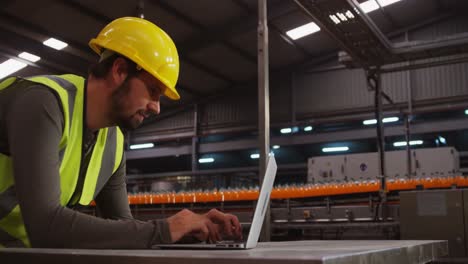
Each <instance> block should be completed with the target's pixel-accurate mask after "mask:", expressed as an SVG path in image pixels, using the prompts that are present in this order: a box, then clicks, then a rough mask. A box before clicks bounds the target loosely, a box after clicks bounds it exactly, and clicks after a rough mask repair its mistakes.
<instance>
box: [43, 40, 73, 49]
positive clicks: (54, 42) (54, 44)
mask: <svg viewBox="0 0 468 264" xmlns="http://www.w3.org/2000/svg"><path fill="white" fill-rule="evenodd" d="M43 43H44V45H46V46H49V47H51V48H54V49H56V50H61V49H63V48H65V47H66V46H68V44H67V43H65V42H63V41H60V40H58V39H54V38H50V39H48V40H46V41H44V42H43Z"/></svg>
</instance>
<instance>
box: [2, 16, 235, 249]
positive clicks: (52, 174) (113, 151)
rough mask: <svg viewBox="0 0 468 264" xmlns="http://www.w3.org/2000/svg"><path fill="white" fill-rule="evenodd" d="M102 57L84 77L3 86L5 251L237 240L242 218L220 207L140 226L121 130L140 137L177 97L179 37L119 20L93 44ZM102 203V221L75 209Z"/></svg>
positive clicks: (130, 20) (20, 80) (43, 78)
mask: <svg viewBox="0 0 468 264" xmlns="http://www.w3.org/2000/svg"><path fill="white" fill-rule="evenodd" d="M90 46H91V48H92V49H93V50H94V51H96V52H97V53H98V54H100V55H101V58H100V61H99V63H98V64H96V65H94V66H92V67H91V69H90V73H89V77H88V79H84V78H82V77H79V76H76V75H70V74H69V75H61V76H37V77H31V78H14V77H11V78H6V79H5V80H2V81H1V82H0V244H1V245H2V246H6V247H49V248H50V247H52V248H54V247H55V248H57V247H60V248H150V247H151V246H152V245H153V244H159V243H174V242H177V241H179V240H181V239H182V238H190V237H192V238H196V239H198V240H200V241H209V242H213V241H217V240H219V239H221V236H222V235H225V236H231V237H233V238H239V237H240V236H241V227H240V224H239V221H238V219H237V218H236V217H235V216H233V215H230V214H224V213H221V212H220V211H217V210H215V209H213V210H211V211H210V212H208V213H207V214H203V215H200V214H194V213H193V212H191V211H189V210H182V211H181V212H179V213H177V214H175V215H174V216H172V217H169V218H167V219H162V220H152V221H146V222H144V221H138V220H135V219H133V218H132V215H131V213H130V208H129V205H128V200H127V192H126V186H125V157H124V152H123V135H122V132H121V131H120V129H119V127H120V128H125V129H134V128H136V127H138V126H139V125H140V124H141V123H142V122H143V120H144V119H145V118H146V117H147V116H148V115H149V114H151V113H153V114H158V113H159V111H160V109H159V103H160V101H159V100H160V96H161V95H165V96H167V97H169V98H171V99H179V94H178V93H177V90H176V89H175V84H176V82H177V78H178V74H179V59H178V54H177V50H176V47H175V45H174V43H173V41H172V40H171V38H170V37H169V36H168V35H167V34H166V33H165V32H164V31H162V30H161V29H160V28H158V27H157V26H156V25H154V24H152V23H151V22H149V21H146V20H144V19H140V18H131V17H126V18H119V19H116V20H114V21H113V22H111V23H110V24H109V25H107V26H106V27H105V28H104V29H103V30H102V31H101V32H100V33H99V35H98V36H97V37H96V38H95V39H92V40H91V41H90ZM92 200H95V201H96V204H97V209H98V211H99V212H100V215H101V216H102V218H100V217H95V216H91V215H86V214H83V213H80V212H78V211H76V210H73V209H72V208H73V207H75V206H77V205H80V204H81V205H87V204H89V203H90V202H91V201H92Z"/></svg>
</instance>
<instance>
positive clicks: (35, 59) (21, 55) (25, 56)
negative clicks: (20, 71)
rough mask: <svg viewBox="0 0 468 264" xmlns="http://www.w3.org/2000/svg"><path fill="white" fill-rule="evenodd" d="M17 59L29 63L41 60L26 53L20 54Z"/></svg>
mask: <svg viewBox="0 0 468 264" xmlns="http://www.w3.org/2000/svg"><path fill="white" fill-rule="evenodd" d="M18 57H20V58H22V59H25V60H28V61H31V62H36V61H38V60H40V59H41V57H39V56H36V55H34V54H31V53H28V52H21V53H20V54H19V55H18Z"/></svg>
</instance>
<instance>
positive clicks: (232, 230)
mask: <svg viewBox="0 0 468 264" xmlns="http://www.w3.org/2000/svg"><path fill="white" fill-rule="evenodd" d="M205 216H206V217H207V218H208V219H210V220H211V221H212V222H213V223H215V224H217V225H218V230H219V231H220V232H221V233H223V234H224V235H225V236H226V238H227V239H242V227H241V225H240V223H239V219H237V217H236V216H235V215H232V214H225V213H222V212H220V211H218V210H216V209H211V210H210V211H209V212H208V213H206V214H205Z"/></svg>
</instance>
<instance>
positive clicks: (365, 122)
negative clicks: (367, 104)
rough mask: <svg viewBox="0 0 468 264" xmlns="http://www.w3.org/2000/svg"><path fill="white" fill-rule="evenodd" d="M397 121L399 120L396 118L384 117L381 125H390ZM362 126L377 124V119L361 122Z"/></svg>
mask: <svg viewBox="0 0 468 264" xmlns="http://www.w3.org/2000/svg"><path fill="white" fill-rule="evenodd" d="M398 120H400V119H399V118H398V117H395V116H393V117H386V118H384V119H382V122H383V123H391V122H397V121H398ZM362 123H363V124H364V125H366V126H368V125H375V124H377V119H368V120H364V121H363V122H362Z"/></svg>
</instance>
